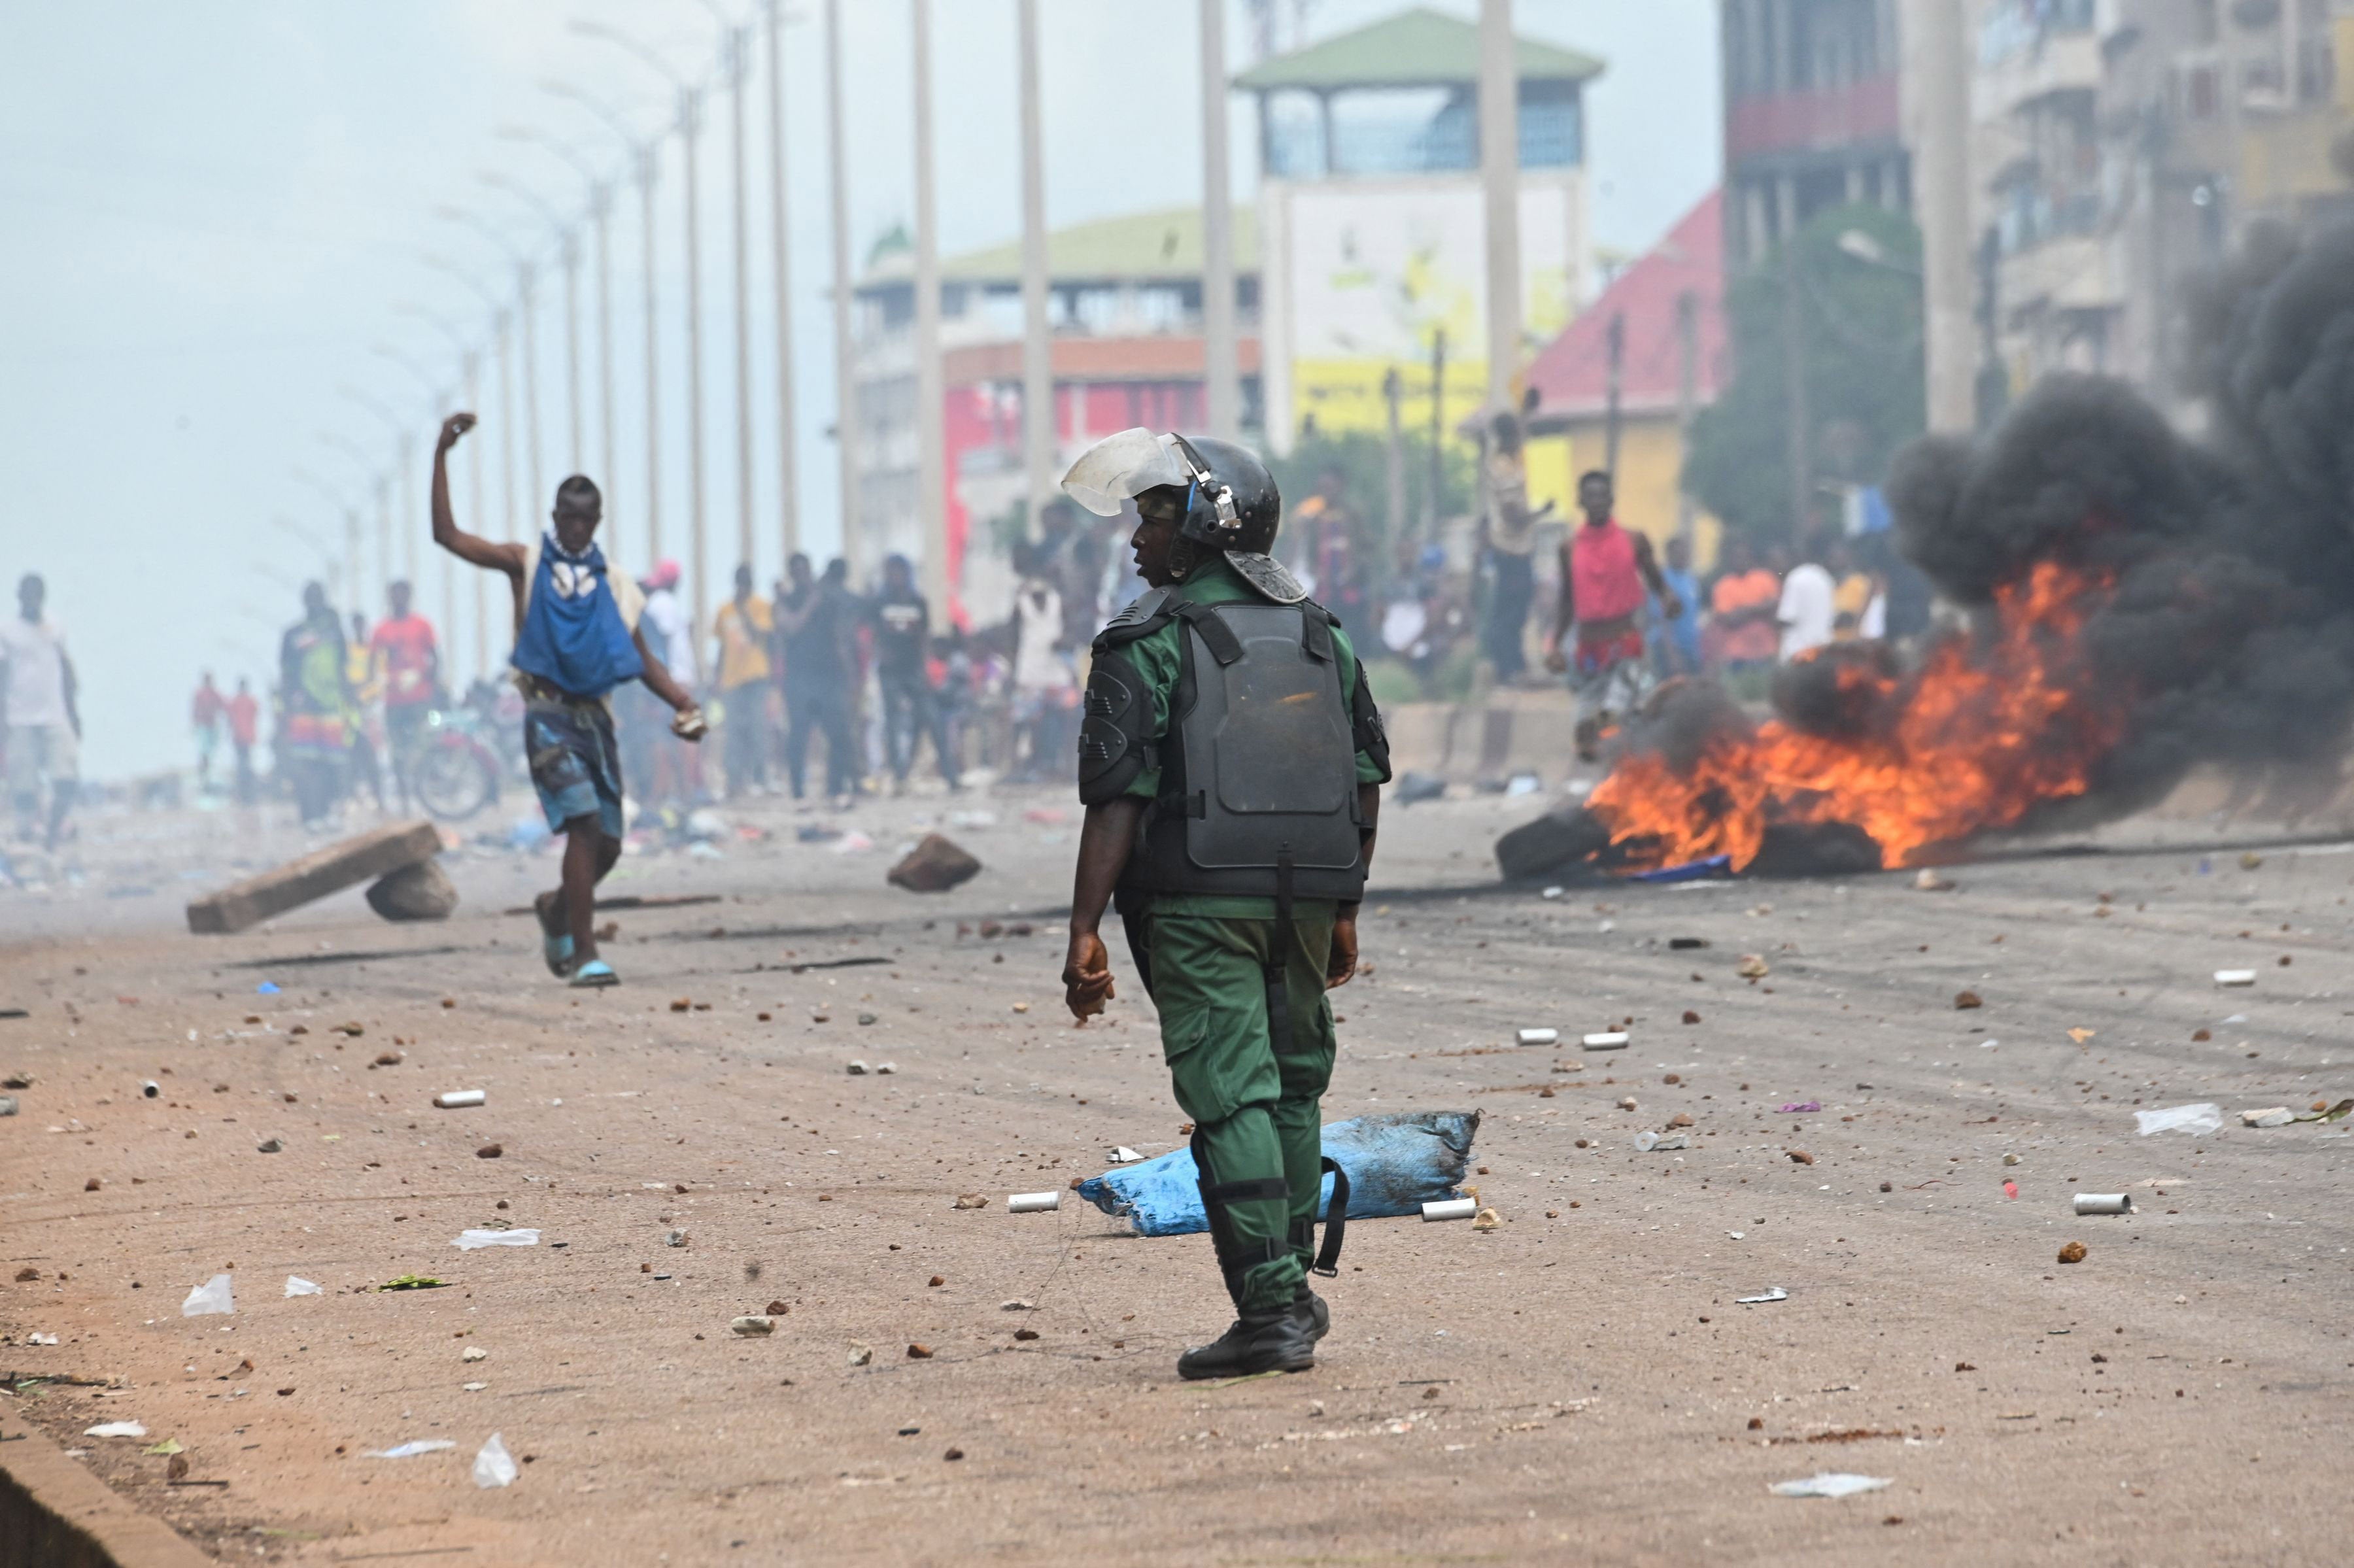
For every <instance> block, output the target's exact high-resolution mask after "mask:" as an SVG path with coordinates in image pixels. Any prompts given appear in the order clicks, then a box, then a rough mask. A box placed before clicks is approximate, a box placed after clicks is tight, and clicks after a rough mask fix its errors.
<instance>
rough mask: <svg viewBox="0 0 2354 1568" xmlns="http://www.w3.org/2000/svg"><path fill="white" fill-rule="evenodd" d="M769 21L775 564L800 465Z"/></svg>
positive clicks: (778, 100)
mask: <svg viewBox="0 0 2354 1568" xmlns="http://www.w3.org/2000/svg"><path fill="white" fill-rule="evenodd" d="M762 9H763V10H765V11H766V12H767V13H768V20H769V249H771V250H772V251H774V252H775V255H774V258H773V260H774V262H775V267H776V274H777V306H776V309H777V513H778V521H779V526H780V528H781V529H782V532H783V545H784V548H783V551H782V552H781V553H780V555H779V557H778V558H779V561H783V560H786V559H790V557H791V556H792V555H793V553H794V552H795V551H797V550H799V549H800V548H801V461H800V459H799V457H798V455H797V454H796V452H795V450H794V447H795V443H794V440H793V419H794V408H793V287H792V259H791V247H790V243H789V241H790V234H791V226H790V224H788V223H787V222H786V218H785V210H786V209H785V185H786V180H785V63H784V45H783V43H782V42H781V41H780V38H779V35H780V34H782V33H783V31H784V28H785V18H784V11H783V7H782V6H781V5H779V3H778V0H763V5H762Z"/></svg>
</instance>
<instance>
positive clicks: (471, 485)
mask: <svg viewBox="0 0 2354 1568" xmlns="http://www.w3.org/2000/svg"><path fill="white" fill-rule="evenodd" d="M466 407H467V408H481V407H482V355H481V354H480V353H479V352H470V353H469V354H468V355H466ZM472 447H473V450H472V451H469V452H468V453H467V454H466V517H467V521H468V522H470V523H472V524H473V525H474V526H475V527H477V528H480V527H481V526H482V443H481V442H479V441H477V442H474V443H472ZM414 525H415V524H414V523H413V522H412V524H411V526H414ZM438 554H439V555H440V557H441V635H442V637H443V638H444V639H446V640H447V641H449V642H451V644H452V645H453V646H454V644H455V643H456V642H457V641H458V557H457V556H453V555H451V553H450V552H449V551H447V550H442V551H440V552H438ZM466 575H467V576H468V577H472V578H473V579H474V580H475V583H476V585H477V587H478V588H479V585H480V584H481V581H482V577H484V575H485V574H483V573H482V572H468V573H467V574H466ZM478 620H479V618H478ZM482 632H483V629H482V626H481V625H480V624H477V625H476V626H475V628H474V667H475V669H476V670H477V671H480V670H482V669H483V668H484V666H485V664H486V663H487V662H488V660H489V658H490V654H489V652H488V651H487V650H486V649H484V648H483V646H482ZM448 662H449V664H450V667H451V670H452V671H455V670H456V669H457V668H458V667H459V665H458V662H457V660H455V659H451V660H449V661H448Z"/></svg>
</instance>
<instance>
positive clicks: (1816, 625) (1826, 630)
mask: <svg viewBox="0 0 2354 1568" xmlns="http://www.w3.org/2000/svg"><path fill="white" fill-rule="evenodd" d="M1836 587H1837V585H1835V584H1834V583H1833V582H1832V581H1831V575H1830V573H1829V572H1828V571H1826V570H1825V569H1824V568H1823V567H1820V566H1818V565H1817V564H1816V563H1814V562H1813V561H1801V562H1799V563H1798V564H1797V566H1795V567H1790V568H1789V570H1787V571H1786V572H1784V573H1783V574H1782V606H1781V609H1780V610H1779V612H1778V613H1777V614H1776V620H1779V621H1780V622H1781V623H1782V662H1784V663H1785V664H1787V663H1788V662H1790V661H1791V660H1793V659H1795V658H1797V656H1798V655H1799V654H1801V653H1804V652H1807V651H1808V649H1811V648H1819V647H1821V646H1822V645H1823V644H1824V643H1826V642H1829V641H1830V640H1831V624H1832V620H1833V619H1834V617H1835V615H1836V609H1835V607H1834V605H1833V598H1834V594H1835V592H1836Z"/></svg>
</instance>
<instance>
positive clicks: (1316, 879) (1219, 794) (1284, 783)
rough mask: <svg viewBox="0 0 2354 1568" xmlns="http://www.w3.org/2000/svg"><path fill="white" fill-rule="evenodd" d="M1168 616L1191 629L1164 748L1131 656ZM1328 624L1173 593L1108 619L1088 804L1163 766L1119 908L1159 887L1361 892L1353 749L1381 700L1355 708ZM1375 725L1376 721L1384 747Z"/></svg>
mask: <svg viewBox="0 0 2354 1568" xmlns="http://www.w3.org/2000/svg"><path fill="white" fill-rule="evenodd" d="M1171 620H1179V621H1182V623H1183V627H1182V632H1181V637H1182V641H1181V647H1182V662H1181V664H1180V673H1179V676H1178V681H1177V687H1176V691H1175V692H1174V694H1172V699H1171V704H1170V712H1169V733H1168V736H1167V737H1166V739H1165V740H1164V741H1163V742H1162V744H1161V750H1160V753H1159V755H1158V757H1157V758H1156V757H1154V756H1153V755H1152V754H1151V750H1150V747H1151V742H1150V738H1149V736H1147V734H1146V730H1147V726H1149V724H1150V704H1149V702H1148V701H1147V699H1146V697H1145V694H1144V690H1143V683H1142V681H1141V680H1140V678H1139V677H1138V676H1137V674H1136V673H1135V670H1134V668H1133V667H1132V666H1131V665H1130V664H1129V661H1128V658H1127V656H1126V652H1125V650H1126V648H1127V646H1128V645H1129V643H1132V642H1134V641H1138V640H1139V639H1140V638H1142V637H1145V636H1148V635H1150V633H1152V632H1153V631H1155V630H1159V629H1160V628H1161V627H1162V626H1165V625H1167V624H1168V623H1169V622H1170V621H1171ZM1333 624H1334V621H1333V619H1332V617H1331V614H1330V612H1328V611H1327V610H1325V609H1323V608H1322V607H1321V606H1320V605H1317V604H1314V603H1310V602H1302V603H1298V604H1266V603H1248V602H1245V603H1236V604H1221V605H1203V604H1196V603H1194V602H1193V601H1192V600H1190V599H1182V598H1180V597H1178V596H1177V595H1176V594H1175V593H1172V591H1170V590H1168V589H1165V588H1164V589H1157V590H1155V591H1153V592H1151V593H1149V594H1146V595H1145V596H1144V597H1143V598H1142V599H1139V600H1137V602H1136V603H1135V604H1133V605H1131V606H1129V609H1127V610H1126V611H1125V612H1123V613H1122V614H1121V615H1120V616H1119V618H1118V619H1117V620H1114V621H1113V622H1112V623H1111V624H1110V625H1109V626H1108V627H1106V628H1105V629H1104V631H1103V634H1102V635H1101V636H1100V637H1098V638H1097V641H1096V645H1095V664H1094V668H1093V671H1092V672H1091V674H1090V677H1089V680H1088V683H1087V716H1086V719H1085V722H1084V726H1083V728H1082V730H1081V734H1080V741H1079V751H1080V762H1079V778H1080V798H1081V800H1084V801H1086V802H1087V803H1089V804H1093V803H1095V802H1096V801H1098V800H1109V799H1111V798H1113V797H1114V796H1117V795H1119V793H1121V792H1122V791H1123V790H1124V789H1126V788H1127V787H1128V785H1129V784H1130V783H1131V782H1133V781H1134V779H1136V777H1137V775H1138V774H1139V773H1140V772H1141V771H1143V770H1144V769H1145V768H1148V767H1150V766H1152V765H1153V763H1154V762H1156V761H1157V762H1158V764H1159V766H1160V768H1161V792H1160V795H1159V797H1158V798H1157V799H1156V800H1153V802H1152V803H1151V805H1150V807H1149V808H1148V809H1147V810H1146V812H1145V815H1144V821H1143V825H1142V827H1141V828H1140V842H1139V843H1138V845H1137V852H1136V853H1135V854H1134V855H1133V856H1131V857H1130V859H1129V865H1128V871H1127V874H1125V875H1124V876H1123V877H1122V878H1121V883H1120V891H1121V895H1122V897H1121V903H1122V906H1123V907H1125V906H1127V905H1128V903H1129V895H1133V894H1150V893H1199V894H1233V895H1252V896H1258V897H1267V898H1276V899H1278V900H1280V901H1282V902H1284V903H1287V904H1288V902H1289V901H1290V899H1292V898H1294V897H1299V898H1317V899H1327V898H1329V899H1336V900H1339V901H1341V902H1352V901H1354V900H1356V899H1357V898H1359V897H1360V896H1362V895H1363V892H1364V886H1365V866H1364V857H1363V852H1362V849H1361V846H1360V842H1359V832H1360V830H1361V829H1362V827H1363V822H1362V821H1360V818H1359V814H1358V810H1357V771H1356V753H1357V751H1358V750H1359V749H1360V746H1361V743H1363V741H1365V740H1366V739H1367V736H1365V735H1364V734H1363V731H1364V730H1365V729H1366V727H1367V726H1366V725H1364V724H1361V723H1360V722H1359V721H1358V720H1357V718H1356V717H1355V716H1354V715H1353V714H1352V708H1356V707H1362V708H1363V711H1364V712H1365V713H1366V714H1369V715H1370V714H1371V712H1372V704H1371V702H1370V701H1369V700H1361V701H1360V702H1359V703H1356V704H1352V700H1351V698H1352V694H1350V693H1348V692H1346V691H1344V690H1343V689H1342V688H1341V676H1340V664H1339V662H1338V660H1337V659H1336V658H1335V657H1334V649H1333V645H1332V626H1333ZM1360 679H1361V680H1362V670H1361V672H1360ZM1361 696H1362V694H1361ZM1379 725H1380V721H1379V719H1378V717H1373V718H1372V719H1371V720H1370V727H1371V729H1372V732H1373V733H1372V739H1373V742H1374V746H1375V747H1378V744H1379ZM1368 749H1373V747H1368Z"/></svg>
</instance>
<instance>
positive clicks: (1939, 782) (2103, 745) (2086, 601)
mask: <svg viewBox="0 0 2354 1568" xmlns="http://www.w3.org/2000/svg"><path fill="white" fill-rule="evenodd" d="M2110 586H2111V582H2110V579H2109V578H2108V577H2105V576H2103V575H2100V574H2096V573H2092V572H2086V571H2082V570H2078V569H2076V568H2073V567H2065V566H2062V565H2061V564H2059V563H2057V562H2052V561H2046V562H2042V563H2041V564H2039V565H2038V566H2036V567H2034V568H2033V569H2032V570H2031V572H2030V573H2029V574H2028V576H2027V577H2025V578H2024V579H2023V580H2021V581H2018V582H2013V583H2010V584H2007V585H2005V586H2004V587H2002V588H1998V589H1997V590H1996V593H1995V618H1994V630H1993V632H1992V634H1991V636H1990V637H1988V638H1987V639H1985V640H1983V641H1974V640H1973V639H1970V638H1967V637H1955V638H1950V639H1948V640H1947V641H1944V642H1942V643H1940V644H1939V645H1938V646H1937V647H1936V648H1935V649H1934V650H1933V651H1932V652H1931V653H1930V655H1929V657H1928V659H1927V661H1926V662H1925V663H1924V664H1923V666H1922V667H1921V669H1920V670H1918V671H1917V672H1914V673H1912V674H1910V675H1904V676H1895V675H1889V674H1883V673H1878V672H1875V671H1873V670H1872V669H1869V668H1866V667H1864V666H1862V665H1855V666H1850V667H1849V668H1847V669H1843V670H1841V671H1840V673H1839V677H1838V680H1839V684H1840V688H1841V690H1842V692H1843V693H1845V694H1850V695H1854V696H1857V697H1861V698H1862V699H1864V700H1865V701H1866V702H1867V703H1869V704H1870V705H1872V707H1873V708H1874V709H1875V710H1876V711H1878V712H1879V713H1881V714H1883V715H1887V716H1885V717H1884V718H1882V720H1881V721H1880V722H1879V723H1878V724H1877V725H1876V726H1874V733H1872V734H1869V735H1865V736H1819V735H1809V734H1806V733H1803V732H1801V731H1799V730H1797V729H1794V728H1792V727H1791V726H1789V725H1787V724H1786V723H1784V722H1783V721H1781V720H1779V719H1776V720H1771V721H1769V722H1767V723H1765V725H1762V726H1759V727H1758V728H1757V730H1756V731H1755V733H1754V734H1750V735H1746V736H1723V737H1720V738H1718V739H1715V740H1712V741H1711V742H1710V743H1708V745H1707V746H1706V747H1703V748H1702V752H1701V754H1700V756H1699V758H1697V760H1696V761H1694V762H1693V764H1692V765H1691V767H1690V768H1687V769H1683V770H1681V771H1679V770H1677V769H1676V768H1673V767H1672V766H1671V765H1670V763H1669V761H1668V760H1667V759H1666V758H1662V757H1660V756H1659V754H1657V753H1656V752H1643V753H1637V754H1633V755H1629V756H1628V757H1627V758H1623V759H1622V760H1621V761H1620V762H1619V763H1618V765H1617V767H1616V768H1613V769H1612V771H1611V773H1610V776H1609V777H1608V778H1606V779H1604V780H1603V781H1602V782H1601V783H1600V784H1599V785H1597V786H1596V788H1595V790H1594V792H1593V794H1592V795H1590V796H1588V797H1587V799H1586V801H1585V807H1586V810H1588V811H1589V812H1591V813H1592V814H1593V815H1595V816H1596V818H1598V819H1599V820H1600V821H1602V823H1603V824H1604V825H1605V826H1606V827H1607V828H1608V829H1609V830H1610V832H1611V839H1612V843H1613V847H1614V851H1615V852H1616V853H1614V856H1613V858H1614V859H1615V860H1617V861H1618V862H1619V863H1621V864H1622V865H1623V866H1624V867H1625V868H1626V869H1628V870H1645V869H1649V868H1653V867H1657V866H1662V865H1673V864H1679V863H1684V862H1687V861H1696V860H1703V859H1706V858H1708V857H1709V856H1712V855H1719V854H1726V855H1730V856H1732V861H1733V867H1734V870H1736V871H1738V870H1741V869H1744V868H1745V867H1746V866H1747V865H1748V864H1749V863H1750V862H1751V861H1753V860H1755V858H1756V857H1757V853H1758V850H1759V848H1760V847H1761V846H1762V844H1763V843H1764V842H1765V830H1766V829H1767V827H1768V826H1770V825H1773V824H1778V823H1795V824H1821V823H1834V822H1842V823H1848V824H1851V825H1852V826H1854V827H1856V828H1859V829H1861V830H1862V831H1863V832H1865V833H1868V834H1869V835H1871V837H1872V841H1873V842H1875V843H1877V844H1878V845H1879V846H1880V855H1881V863H1882V864H1883V865H1891V866H1895V865H1908V864H1914V863H1917V857H1919V856H1921V855H1922V853H1923V852H1924V851H1925V850H1926V849H1929V848H1932V847H1933V846H1936V845H1940V844H1950V843H1953V842H1957V841H1960V840H1963V839H1967V838H1968V837H1970V836H1971V835H1972V834H1975V833H1982V832H1988V831H1990V830H1994V829H2000V828H2006V827H2010V826H2012V825H2014V824H2016V823H2017V822H2019V821H2020V820H2021V819H2023V818H2024V817H2025V816H2026V815H2027V814H2028V812H2029V811H2031V810H2033V809H2034V808H2035V807H2037V806H2039V805H2041V804H2044V803H2046V802H2049V801H2053V800H2066V799H2070V798H2072V797H2074V796H2079V795H2082V794H2084V792H2085V791H2086V790H2087V789H2090V788H2091V783H2092V775H2093V773H2094V769H2095V768H2097V767H2098V766H2099V764H2100V762H2101V760H2102V759H2103V758H2105V757H2106V756H2107V755H2108V754H2109V752H2110V751H2111V749H2112V748H2114V747H2115V746H2116V744H2117V742H2118V741H2119V740H2120V739H2122V738H2123V737H2124V735H2125V729H2126V719H2125V714H2126V696H2127V694H2126V693H2125V692H2124V691H2122V690H2120V689H2118V687H2117V685H2116V683H2115V682H2109V683H2102V682H2099V681H2096V680H2095V679H2094V673H2093V671H2092V669H2091V666H2090V662H2089V661H2088V660H2087V658H2086V657H2085V653H2084V646H2083V642H2082V637H2081V634H2082V632H2083V630H2084V621H2085V620H2086V618H2087V616H2088V614H2089V613H2090V611H2091V609H2092V608H2093V607H2094V603H2095V602H2097V600H2098V599H2099V598H2100V597H2101V596H2102V595H2104V594H2105V593H2106V592H2107V590H2108V589H2109V588H2110Z"/></svg>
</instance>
